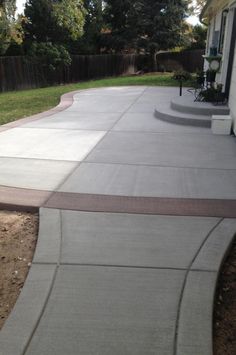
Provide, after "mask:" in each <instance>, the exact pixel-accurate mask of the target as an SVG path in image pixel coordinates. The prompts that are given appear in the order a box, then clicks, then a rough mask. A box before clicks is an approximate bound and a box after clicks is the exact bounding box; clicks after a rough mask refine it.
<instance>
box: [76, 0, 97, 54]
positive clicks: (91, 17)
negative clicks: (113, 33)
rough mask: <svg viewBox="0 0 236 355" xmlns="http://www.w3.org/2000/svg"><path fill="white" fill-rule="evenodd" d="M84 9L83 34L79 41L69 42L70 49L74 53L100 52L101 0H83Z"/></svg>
mask: <svg viewBox="0 0 236 355" xmlns="http://www.w3.org/2000/svg"><path fill="white" fill-rule="evenodd" d="M84 7H85V10H86V17H85V24H84V34H83V36H82V37H81V38H80V39H79V41H77V42H75V41H73V42H72V43H71V51H72V52H75V53H85V54H94V53H100V40H101V31H102V28H103V23H104V21H103V6H102V0H84Z"/></svg>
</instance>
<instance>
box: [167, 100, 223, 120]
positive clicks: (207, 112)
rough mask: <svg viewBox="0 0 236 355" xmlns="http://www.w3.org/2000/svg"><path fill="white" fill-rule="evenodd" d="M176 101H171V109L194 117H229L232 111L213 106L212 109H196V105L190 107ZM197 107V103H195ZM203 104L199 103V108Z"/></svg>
mask: <svg viewBox="0 0 236 355" xmlns="http://www.w3.org/2000/svg"><path fill="white" fill-rule="evenodd" d="M175 100H176V99H174V100H172V101H171V108H172V109H173V110H175V111H178V112H182V113H189V114H194V115H204V116H212V115H228V114H229V113H230V110H229V108H228V107H221V106H216V107H214V106H212V107H196V106H194V104H193V105H192V106H191V107H190V106H188V105H185V104H182V103H178V102H176V101H175ZM195 104H196V105H197V103H195ZM201 104H203V103H199V106H200V105H201Z"/></svg>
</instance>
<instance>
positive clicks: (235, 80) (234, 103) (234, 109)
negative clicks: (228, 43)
mask: <svg viewBox="0 0 236 355" xmlns="http://www.w3.org/2000/svg"><path fill="white" fill-rule="evenodd" d="M229 107H230V112H231V117H232V119H233V129H234V134H236V47H235V53H234V64H233V73H232V79H231V88H230V95H229Z"/></svg>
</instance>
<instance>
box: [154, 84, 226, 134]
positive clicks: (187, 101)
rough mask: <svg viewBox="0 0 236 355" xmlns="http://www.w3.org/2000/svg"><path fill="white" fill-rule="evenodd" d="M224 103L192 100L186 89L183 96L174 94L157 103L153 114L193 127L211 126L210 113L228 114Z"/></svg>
mask: <svg viewBox="0 0 236 355" xmlns="http://www.w3.org/2000/svg"><path fill="white" fill-rule="evenodd" d="M229 113H230V110H229V107H228V106H227V105H226V104H224V105H223V104H217V105H216V104H212V103H209V102H197V101H194V95H193V94H191V93H188V92H187V91H186V90H184V92H183V96H177V95H176V96H175V97H173V98H170V99H169V101H166V102H160V103H157V105H156V108H155V116H156V117H157V118H158V119H159V120H162V121H165V122H169V123H175V124H180V125H187V126H194V127H206V128H210V127H211V117H212V115H229Z"/></svg>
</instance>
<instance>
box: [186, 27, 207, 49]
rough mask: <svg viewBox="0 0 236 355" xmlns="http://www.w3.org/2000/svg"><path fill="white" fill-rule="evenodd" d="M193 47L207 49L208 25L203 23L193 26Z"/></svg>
mask: <svg viewBox="0 0 236 355" xmlns="http://www.w3.org/2000/svg"><path fill="white" fill-rule="evenodd" d="M191 37H192V38H191V42H192V43H191V45H190V46H189V48H191V49H205V47H206V37H207V27H206V26H203V25H196V26H194V27H193V28H192V33H191Z"/></svg>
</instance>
